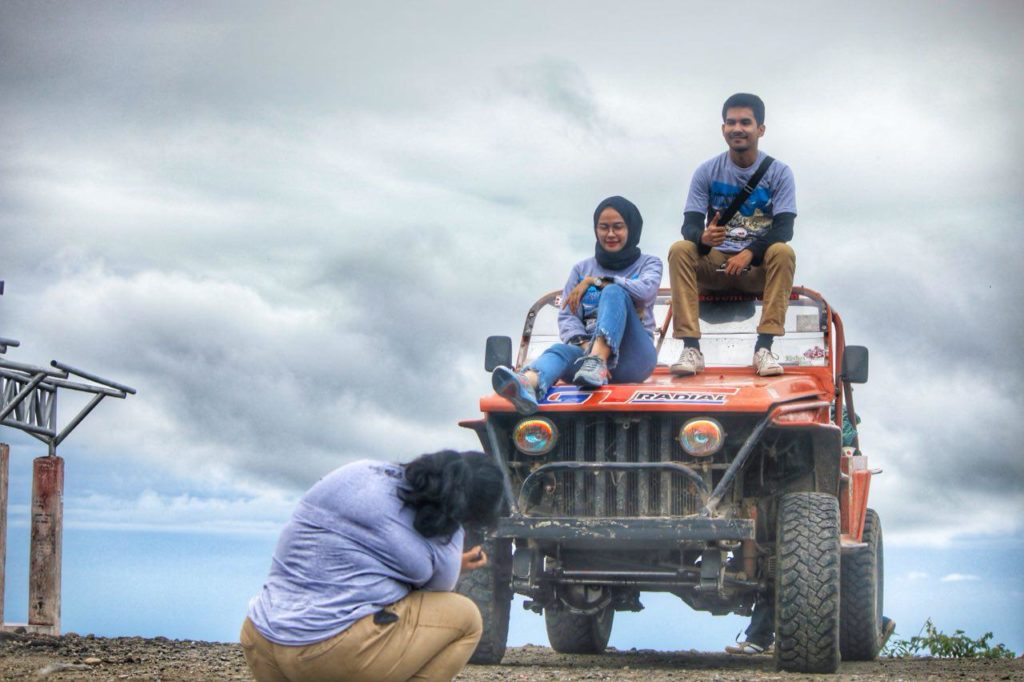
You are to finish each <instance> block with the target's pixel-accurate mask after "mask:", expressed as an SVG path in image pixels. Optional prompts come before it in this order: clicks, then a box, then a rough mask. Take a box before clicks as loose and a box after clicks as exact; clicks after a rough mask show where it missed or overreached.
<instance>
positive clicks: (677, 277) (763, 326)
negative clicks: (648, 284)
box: [668, 239, 796, 339]
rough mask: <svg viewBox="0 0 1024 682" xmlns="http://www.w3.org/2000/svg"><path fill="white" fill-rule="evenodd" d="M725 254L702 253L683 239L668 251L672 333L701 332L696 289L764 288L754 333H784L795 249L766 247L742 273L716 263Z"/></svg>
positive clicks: (758, 290) (756, 290) (697, 334)
mask: <svg viewBox="0 0 1024 682" xmlns="http://www.w3.org/2000/svg"><path fill="white" fill-rule="evenodd" d="M729 257H730V254H725V253H722V252H721V251H718V250H716V249H711V252H710V253H708V255H706V256H701V255H700V254H699V253H698V252H697V245H696V244H694V243H693V242H691V241H687V240H685V239H683V240H680V241H678V242H676V243H675V244H673V245H672V248H670V249H669V251H668V274H669V281H670V282H671V283H672V336H673V337H675V338H677V339H682V338H694V339H699V338H700V320H699V317H698V313H699V310H700V308H699V301H698V286H699V291H739V292H743V293H749V294H761V293H763V294H764V306H763V307H762V309H761V323H760V324H758V325H757V332H758V333H759V334H772V335H774V336H782V335H783V334H785V333H786V330H785V325H784V323H785V321H786V309H787V308H788V307H789V294H790V291H791V290H792V288H793V273H794V272H795V271H796V254H795V253H794V252H793V249H792V247H790V245H789V244H785V243H781V242H779V243H776V244H772V245H771V246H769V247H768V250H767V251H766V252H765V254H764V262H763V263H762V264H761V265H760V266H758V267H751V268H750V270H749V271H748V272H745V273H743V274H742V275H739V276H738V277H737V276H732V275H727V274H725V273H724V272H717V269H718V268H719V267H720V266H721V265H722V264H723V263H725V261H727V260H729Z"/></svg>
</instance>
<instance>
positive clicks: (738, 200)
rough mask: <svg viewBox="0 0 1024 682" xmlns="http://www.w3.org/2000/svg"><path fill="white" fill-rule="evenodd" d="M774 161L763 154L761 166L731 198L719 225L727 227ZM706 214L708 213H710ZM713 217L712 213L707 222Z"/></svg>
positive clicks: (719, 220)
mask: <svg viewBox="0 0 1024 682" xmlns="http://www.w3.org/2000/svg"><path fill="white" fill-rule="evenodd" d="M774 160H775V159H773V158H772V157H770V156H768V155H767V154H765V157H764V159H763V160H762V161H761V165H760V166H758V167H757V170H756V171H754V174H753V175H751V176H750V179H749V180H747V184H745V185H743V189H741V190H740V193H739V194H737V195H736V196H735V197H734V198H733V200H732V203H731V204H729V207H728V208H726V209H725V213H723V214H722V215H721V217H720V218H719V219H718V224H719V225H727V224H728V223H729V221H730V220H732V217H733V216H734V215H736V212H737V211H739V210H740V207H741V206H743V202H745V201H746V200H747V199H749V198H750V195H751V194H753V193H754V190H755V189H757V185H758V183H760V182H761V178H763V177H764V174H765V171H767V170H768V166H770V165H772V161H774ZM708 212H709V213H710V211H708ZM714 217H715V214H714V213H712V214H711V215H710V216H708V221H709V222H710V220H711V219H712V218H714Z"/></svg>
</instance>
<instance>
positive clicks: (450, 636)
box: [241, 590, 483, 682]
mask: <svg viewBox="0 0 1024 682" xmlns="http://www.w3.org/2000/svg"><path fill="white" fill-rule="evenodd" d="M387 610H388V611H391V612H393V613H394V614H395V615H397V616H398V621H396V622H394V623H389V624H386V625H377V624H376V623H374V622H373V616H372V615H370V616H366V617H365V618H361V619H360V620H358V621H356V622H355V623H354V624H353V625H352V626H351V627H350V628H348V629H347V630H345V631H344V632H342V633H341V634H339V635H336V636H334V637H331V638H330V639H326V640H324V641H322V642H317V643H315V644H308V645H305V646H282V645H280V644H274V643H272V642H269V641H267V640H266V639H265V638H264V637H263V636H262V635H261V634H260V633H259V631H258V630H256V628H255V626H253V624H252V622H251V621H250V620H249V619H248V618H246V619H245V624H244V625H242V634H241V643H242V650H243V651H244V653H245V661H246V663H248V664H249V669H250V670H251V671H252V674H253V677H255V678H256V681H257V682H406V680H422V681H424V682H441V681H444V682H448V681H449V680H451V679H452V678H453V677H455V676H456V675H457V674H458V673H459V671H460V670H462V668H463V667H464V666H465V665H466V661H468V660H469V657H470V656H472V655H473V651H474V650H475V649H476V645H477V642H479V641H480V635H481V634H482V632H483V624H482V623H481V620H480V611H479V610H478V609H477V608H476V604H474V603H473V602H472V601H471V600H469V599H467V598H466V597H463V596H462V595H461V594H454V593H452V592H424V591H421V590H416V591H413V592H411V593H410V594H409V596H407V597H406V598H405V599H402V600H401V601H398V602H395V603H394V604H392V605H391V606H389V607H388V608H387Z"/></svg>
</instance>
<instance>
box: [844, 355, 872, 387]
mask: <svg viewBox="0 0 1024 682" xmlns="http://www.w3.org/2000/svg"><path fill="white" fill-rule="evenodd" d="M843 377H844V378H845V379H846V380H847V381H849V382H850V383H851V384H865V383H867V381H868V349H867V348H865V347H864V346H847V347H846V349H845V350H844V351H843Z"/></svg>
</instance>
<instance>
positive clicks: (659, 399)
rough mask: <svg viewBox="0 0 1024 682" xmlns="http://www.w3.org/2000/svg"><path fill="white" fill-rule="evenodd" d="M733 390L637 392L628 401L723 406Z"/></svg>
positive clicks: (734, 391)
mask: <svg viewBox="0 0 1024 682" xmlns="http://www.w3.org/2000/svg"><path fill="white" fill-rule="evenodd" d="M736 390H737V389H735V388H732V389H729V388H726V389H714V390H703V391H654V390H647V391H637V392H635V393H634V394H633V395H632V396H631V397H630V399H629V401H628V402H631V403H662V404H670V405H724V404H725V403H726V402H727V401H728V400H729V396H730V395H732V394H734V393H736Z"/></svg>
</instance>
